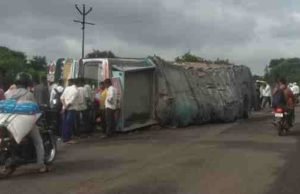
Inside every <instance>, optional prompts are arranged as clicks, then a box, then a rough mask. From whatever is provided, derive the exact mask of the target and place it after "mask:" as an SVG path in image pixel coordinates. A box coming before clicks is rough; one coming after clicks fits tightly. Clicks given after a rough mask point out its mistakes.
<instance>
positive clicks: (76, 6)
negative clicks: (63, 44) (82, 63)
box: [73, 4, 95, 58]
mask: <svg viewBox="0 0 300 194" xmlns="http://www.w3.org/2000/svg"><path fill="white" fill-rule="evenodd" d="M75 8H76V9H77V11H78V12H79V14H80V15H82V20H81V21H80V20H73V21H74V22H76V23H80V24H81V25H82V28H81V29H82V52H81V58H84V38H85V37H84V35H85V34H84V30H85V25H86V24H88V25H95V24H94V23H90V22H86V21H85V17H86V16H87V15H88V14H89V13H90V12H91V11H92V10H93V8H92V7H90V8H89V10H88V11H86V9H85V4H83V5H82V10H81V9H80V8H79V7H78V5H77V4H75Z"/></svg>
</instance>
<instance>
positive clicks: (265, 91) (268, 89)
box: [262, 84, 272, 97]
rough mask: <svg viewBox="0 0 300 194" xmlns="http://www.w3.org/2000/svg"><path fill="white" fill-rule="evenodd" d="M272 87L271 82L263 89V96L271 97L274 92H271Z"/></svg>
mask: <svg viewBox="0 0 300 194" xmlns="http://www.w3.org/2000/svg"><path fill="white" fill-rule="evenodd" d="M271 93H272V92H271V87H270V85H269V84H267V85H266V87H265V88H264V89H263V92H262V96H263V97H271V96H272V94H271Z"/></svg>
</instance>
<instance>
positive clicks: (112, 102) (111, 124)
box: [104, 79, 117, 136]
mask: <svg viewBox="0 0 300 194" xmlns="http://www.w3.org/2000/svg"><path fill="white" fill-rule="evenodd" d="M104 84H105V87H106V88H107V96H106V99H105V118H106V131H105V133H106V135H107V136H111V135H113V133H114V131H115V126H116V123H115V111H116V109H117V92H116V89H115V88H114V86H113V85H112V82H111V80H110V79H106V80H105V81H104Z"/></svg>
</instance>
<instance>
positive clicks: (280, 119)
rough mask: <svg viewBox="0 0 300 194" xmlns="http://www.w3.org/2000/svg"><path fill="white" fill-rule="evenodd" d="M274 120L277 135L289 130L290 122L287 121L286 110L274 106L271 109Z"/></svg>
mask: <svg viewBox="0 0 300 194" xmlns="http://www.w3.org/2000/svg"><path fill="white" fill-rule="evenodd" d="M273 114H274V121H273V124H274V125H275V127H276V128H277V130H278V135H279V136H283V135H285V134H287V133H288V132H289V129H290V127H291V126H290V124H289V122H288V112H287V111H285V110H284V109H283V108H279V107H278V108H275V109H274V111H273Z"/></svg>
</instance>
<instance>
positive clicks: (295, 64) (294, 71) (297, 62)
mask: <svg viewBox="0 0 300 194" xmlns="http://www.w3.org/2000/svg"><path fill="white" fill-rule="evenodd" d="M266 69H267V71H265V79H266V80H267V81H268V82H270V83H273V82H275V80H276V79H278V78H280V77H284V78H286V79H287V80H288V81H289V82H297V83H300V58H288V59H283V58H281V59H272V60H271V61H270V63H269V65H268V66H267V68H266Z"/></svg>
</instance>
